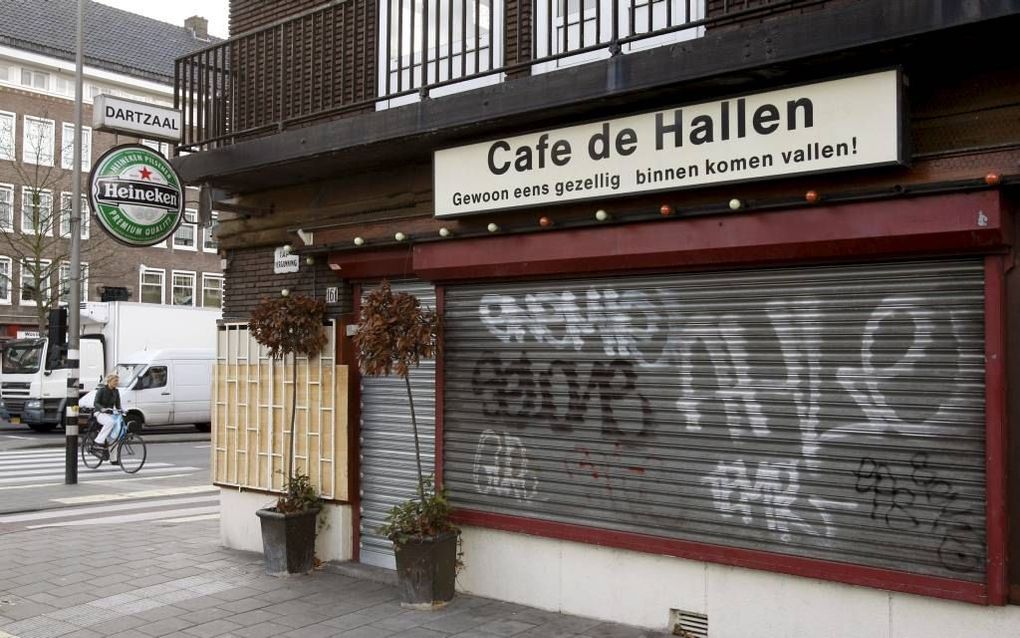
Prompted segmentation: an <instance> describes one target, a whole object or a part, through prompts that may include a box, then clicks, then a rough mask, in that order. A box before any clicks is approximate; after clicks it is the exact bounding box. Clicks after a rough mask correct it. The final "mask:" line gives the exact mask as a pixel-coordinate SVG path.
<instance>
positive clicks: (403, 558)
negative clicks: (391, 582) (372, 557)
mask: <svg viewBox="0 0 1020 638" xmlns="http://www.w3.org/2000/svg"><path fill="white" fill-rule="evenodd" d="M393 549H394V553H395V554H396V558H397V586H398V588H399V589H400V606H401V607H404V608H406V609H435V608H437V607H442V606H443V605H445V604H446V603H448V602H450V601H451V600H453V593H454V584H455V582H456V579H457V534H456V533H455V532H447V533H445V534H440V535H439V536H435V537H432V538H427V539H425V540H423V541H410V542H407V543H401V544H399V545H398V544H396V543H394V544H393Z"/></svg>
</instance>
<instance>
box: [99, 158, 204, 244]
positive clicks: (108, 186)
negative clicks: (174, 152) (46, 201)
mask: <svg viewBox="0 0 1020 638" xmlns="http://www.w3.org/2000/svg"><path fill="white" fill-rule="evenodd" d="M89 184H90V188H89V201H90V203H91V204H92V210H93V212H94V213H95V215H96V217H97V218H98V219H99V223H100V225H102V227H103V229H104V230H105V231H106V232H107V233H109V234H110V235H111V236H112V237H113V238H114V239H116V240H117V241H119V242H121V243H124V244H127V245H129V246H152V245H154V244H158V243H160V242H162V241H164V240H165V239H166V238H168V237H169V236H170V235H172V234H173V233H174V231H176V230H177V227H178V226H179V225H180V223H181V219H182V218H183V216H184V186H183V185H182V184H181V178H180V176H178V175H177V171H175V170H174V167H173V166H171V165H170V162H169V161H167V159H166V158H165V157H163V155H161V154H160V153H158V152H156V151H154V150H152V149H150V148H148V147H145V146H139V145H134V144H129V145H126V146H117V147H114V148H112V149H110V150H109V151H107V152H106V153H104V154H103V156H102V157H101V158H99V161H98V162H96V164H95V166H94V167H93V168H92V174H91V175H90V176H89Z"/></svg>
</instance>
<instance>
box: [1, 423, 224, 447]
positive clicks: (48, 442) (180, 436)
mask: <svg viewBox="0 0 1020 638" xmlns="http://www.w3.org/2000/svg"><path fill="white" fill-rule="evenodd" d="M142 435H143V436H144V437H145V440H146V442H148V443H177V442H202V441H208V440H209V433H208V432H199V431H198V430H196V429H195V426H193V425H172V426H170V425H168V426H151V427H146V428H143V430H142ZM63 445H64V431H63V430H62V429H60V428H58V429H55V430H53V431H52V432H45V433H39V432H35V431H33V430H32V429H31V428H29V427H28V426H27V425H23V424H15V423H8V422H6V421H0V450H7V449H18V448H32V447H61V446H63Z"/></svg>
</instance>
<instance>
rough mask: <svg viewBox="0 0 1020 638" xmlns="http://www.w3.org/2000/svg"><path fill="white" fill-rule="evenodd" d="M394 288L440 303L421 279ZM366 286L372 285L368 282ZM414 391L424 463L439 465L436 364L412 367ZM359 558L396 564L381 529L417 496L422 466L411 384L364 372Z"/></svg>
mask: <svg viewBox="0 0 1020 638" xmlns="http://www.w3.org/2000/svg"><path fill="white" fill-rule="evenodd" d="M390 284H391V286H392V287H393V290H394V291H397V292H407V293H410V294H412V295H414V296H416V297H418V299H419V300H420V301H421V303H422V305H424V306H428V307H430V308H433V309H434V308H435V307H436V291H435V289H434V288H433V287H432V286H431V285H429V284H426V283H421V282H399V281H394V282H390ZM366 289H367V287H366ZM410 378H411V393H412V395H413V396H414V408H415V414H416V415H417V417H418V434H419V437H420V441H421V454H422V469H423V470H424V471H425V472H426V473H430V472H432V471H433V470H434V468H435V451H436V364H435V362H434V361H423V362H422V364H421V366H420V367H419V368H417V369H415V370H413V371H412V372H411V375H410ZM359 440H360V445H361V447H360V459H361V460H360V477H361V481H360V495H361V509H360V512H361V525H360V534H361V541H360V552H361V554H360V556H361V558H360V560H361V562H363V563H368V564H370V565H376V566H379V567H386V568H388V569H394V568H395V563H394V559H393V544H392V543H390V541H389V539H387V538H385V537H384V536H382V535H380V534H379V533H378V532H377V531H376V530H378V528H379V526H380V525H382V523H383V521H384V520H385V519H386V515H387V514H388V513H389V511H390V509H391V508H392V507H393V506H394V505H398V504H400V503H401V502H403V501H405V500H407V499H408V498H411V497H413V496H415V494H416V493H417V489H418V488H417V486H418V482H417V481H418V470H417V467H416V465H415V460H414V434H413V432H412V429H411V412H410V409H409V408H408V404H407V388H406V387H405V385H404V381H403V379H400V378H398V377H365V376H363V377H362V378H361V435H360V439H359Z"/></svg>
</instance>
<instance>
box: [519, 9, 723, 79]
mask: <svg viewBox="0 0 1020 638" xmlns="http://www.w3.org/2000/svg"><path fill="white" fill-rule="evenodd" d="M614 8H615V9H614ZM614 10H615V12H616V16H615V18H616V20H615V22H616V24H617V29H618V33H619V36H620V37H630V36H632V35H641V34H643V33H651V32H654V31H659V30H661V29H667V28H669V27H673V26H679V25H683V24H686V23H689V22H694V21H697V20H701V19H702V18H704V16H705V0H695V1H694V2H691V1H690V0H624V1H623V2H615V1H613V0H556V2H555V3H554V2H539V3H537V4H536V6H535V18H536V19H535V27H536V38H535V47H536V54H537V56H538V57H540V58H543V57H546V56H551V55H557V54H560V53H566V52H570V51H574V50H576V49H580V48H583V47H588V46H591V45H593V44H603V45H606V46H605V47H604V48H602V49H598V50H596V51H589V52H587V53H581V54H577V55H571V56H567V57H565V58H560V59H558V60H553V61H551V62H543V63H541V64H536V65H535V67H534V68H535V72H536V73H543V72H546V71H552V70H554V69H557V68H562V67H566V66H574V65H577V64H584V63H587V62H591V61H592V60H599V59H605V58H608V57H609V55H610V52H609V47H608V45H609V43H610V42H611V41H612V38H613V22H614V20H613V18H614V16H613V12H614ZM688 12H690V14H689V15H688ZM704 33H705V29H704V27H697V28H693V29H686V30H683V31H674V32H672V33H666V34H662V35H657V36H653V37H648V38H644V39H641V40H636V41H634V42H631V43H628V44H625V45H624V46H623V52H624V53H629V52H631V51H637V50H639V49H647V48H651V47H657V46H663V45H666V44H671V43H674V42H680V41H682V40H690V39H693V38H698V37H701V36H702V35H704Z"/></svg>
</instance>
